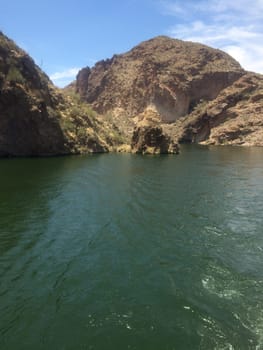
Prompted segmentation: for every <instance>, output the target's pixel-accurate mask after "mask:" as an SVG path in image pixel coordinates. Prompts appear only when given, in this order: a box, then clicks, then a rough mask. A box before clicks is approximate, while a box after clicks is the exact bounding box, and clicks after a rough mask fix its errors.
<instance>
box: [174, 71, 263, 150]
mask: <svg viewBox="0 0 263 350" xmlns="http://www.w3.org/2000/svg"><path fill="white" fill-rule="evenodd" d="M174 131H175V132H176V133H177V136H178V139H179V141H180V142H194V143H203V144H213V145H244V146H263V76H262V75H260V74H255V73H247V74H246V75H244V76H242V77H241V78H240V79H239V80H237V81H236V82H235V83H234V84H232V85H231V86H229V87H228V88H226V89H224V90H223V91H222V92H221V93H220V94H219V95H218V97H217V98H216V99H214V100H213V101H211V102H210V103H208V104H203V105H202V104H201V105H199V106H198V107H197V108H196V110H194V111H193V113H192V114H190V115H189V116H187V117H186V118H185V120H184V121H183V122H182V123H177V124H176V125H175V126H174Z"/></svg>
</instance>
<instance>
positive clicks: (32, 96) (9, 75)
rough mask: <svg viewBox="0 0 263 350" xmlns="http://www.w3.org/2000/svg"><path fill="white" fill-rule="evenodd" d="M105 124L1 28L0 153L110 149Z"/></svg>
mask: <svg viewBox="0 0 263 350" xmlns="http://www.w3.org/2000/svg"><path fill="white" fill-rule="evenodd" d="M104 124H105V123H104ZM104 124H103V122H102V121H99V120H98V118H97V117H96V116H95V115H94V113H93V111H92V110H90V109H89V108H88V107H87V106H86V105H85V104H83V103H80V101H77V102H76V101H75V99H74V98H73V97H72V98H70V97H67V98H66V97H65V96H63V95H62V94H61V93H60V92H59V91H58V89H56V88H55V87H54V86H53V84H52V83H51V81H50V80H49V78H48V77H47V76H46V75H45V74H44V73H43V72H42V71H41V70H40V68H39V67H37V66H36V65H35V63H34V61H33V60H32V59H31V58H30V57H29V56H28V55H27V54H26V53H25V52H24V51H23V50H21V49H20V48H19V47H18V46H17V45H16V44H15V43H14V42H13V41H12V40H10V39H8V38H7V37H6V36H5V35H3V33H1V32H0V156H44V155H62V154H69V153H82V152H105V151H108V146H107V143H106V141H105V140H103V139H102V138H101V137H100V136H99V135H98V132H99V131H100V130H101V129H102V130H104V129H105V126H104ZM95 129H97V131H98V132H97V131H96V130H95Z"/></svg>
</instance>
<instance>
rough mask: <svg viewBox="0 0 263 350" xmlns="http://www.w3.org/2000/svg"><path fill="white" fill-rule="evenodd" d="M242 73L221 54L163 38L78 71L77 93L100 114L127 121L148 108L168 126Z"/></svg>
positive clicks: (210, 98)
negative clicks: (115, 115)
mask: <svg viewBox="0 0 263 350" xmlns="http://www.w3.org/2000/svg"><path fill="white" fill-rule="evenodd" d="M243 74H244V71H243V70H242V68H241V67H240V65H239V63H238V62H236V61H235V60H234V59H233V58H231V57H230V56H229V55H227V54H226V53H224V52H222V51H220V50H215V49H212V48H209V47H207V46H204V45H201V44H196V43H191V42H183V41H180V40H175V39H171V38H168V37H164V36H162V37H157V38H154V39H152V40H149V41H146V42H143V43H141V44H140V45H138V46H136V47H135V48H133V49H132V50H131V51H129V52H127V53H125V54H122V55H115V56H113V57H112V58H111V59H110V60H105V61H100V62H98V63H97V64H96V65H95V66H94V67H93V68H92V69H89V68H85V69H83V70H82V71H80V73H79V74H78V77H77V80H76V90H77V91H78V92H79V93H80V95H81V96H82V98H84V99H85V100H86V101H87V102H89V103H90V104H91V105H92V107H93V108H94V109H95V110H96V111H97V112H99V113H102V114H107V113H109V112H110V113H115V112H116V113H120V114H121V115H123V114H125V115H126V117H128V118H129V117H130V118H131V117H134V116H136V115H138V114H140V113H142V112H143V111H144V110H145V109H146V108H148V107H151V108H154V109H155V110H156V111H157V112H158V114H159V115H160V117H161V120H162V121H163V122H173V121H175V120H176V119H178V118H180V117H181V116H184V115H186V114H188V113H189V111H190V110H191V109H192V108H193V107H194V106H195V105H196V104H197V103H198V102H199V101H200V99H204V100H212V99H214V98H216V97H217V95H218V94H219V92H220V91H221V90H222V89H224V88H225V87H227V86H229V85H231V84H232V83H233V82H234V81H235V80H237V79H238V78H239V77H240V76H242V75H243Z"/></svg>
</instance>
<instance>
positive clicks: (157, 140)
mask: <svg viewBox="0 0 263 350" xmlns="http://www.w3.org/2000/svg"><path fill="white" fill-rule="evenodd" d="M131 150H132V152H133V153H139V154H169V153H170V154H178V153H179V147H178V144H176V143H174V142H173V141H172V140H171V138H170V137H169V136H168V135H166V134H165V133H164V132H163V129H162V127H160V126H151V125H148V126H138V127H136V128H135V130H134V132H133V135H132V141H131Z"/></svg>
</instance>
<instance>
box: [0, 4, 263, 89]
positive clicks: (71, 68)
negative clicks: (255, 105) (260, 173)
mask: <svg viewBox="0 0 263 350" xmlns="http://www.w3.org/2000/svg"><path fill="white" fill-rule="evenodd" d="M0 29H1V30H2V31H3V32H4V33H5V34H7V35H8V36H9V37H11V38H12V39H14V40H15V41H16V42H17V43H18V45H20V46H21V47H22V48H24V49H25V50H26V51H27V52H28V53H29V54H30V55H31V56H32V57H33V58H34V60H35V62H36V63H37V64H38V65H39V66H40V67H41V68H42V69H43V70H44V71H45V72H46V73H47V74H48V75H49V76H50V77H51V79H52V80H53V81H54V83H55V84H57V85H58V86H64V85H66V84H67V83H69V82H71V81H72V80H74V78H75V75H76V73H77V71H78V70H79V69H80V68H81V67H84V66H87V65H88V66H92V65H93V64H94V63H95V62H96V61H98V60H100V59H105V58H109V57H111V56H112V55H113V54H115V53H122V52H125V51H127V50H129V49H130V48H132V47H133V46H134V45H137V44H138V43H140V42H141V41H143V40H147V39H150V38H151V37H154V36H156V35H168V36H172V37H175V38H179V39H183V40H191V41H198V42H201V43H204V44H207V45H210V46H212V47H216V48H220V49H222V50H224V51H226V52H228V53H230V54H231V55H232V56H233V57H235V58H236V59H237V60H238V61H239V62H240V63H241V64H242V66H243V67H244V68H245V69H248V70H252V71H256V72H259V73H263V0H254V1H253V2H250V1H247V0H239V1H238V0H237V1H236V2H235V1H234V0H233V1H232V2H231V1H230V0H228V1H226V0H217V1H216V0H210V1H207V0H201V1H198V0H196V1H194V0H184V1H181V0H177V1H176V0H167V1H166V0H127V1H125V0H112V1H109V0H108V1H106V0H96V1H93V0H75V1H70V0H68V1H67V0H64V1H62V0H53V1H51V0H43V1H37V0H23V1H21V0H13V1H12V0H9V1H3V3H2V4H1V12H0Z"/></svg>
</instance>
